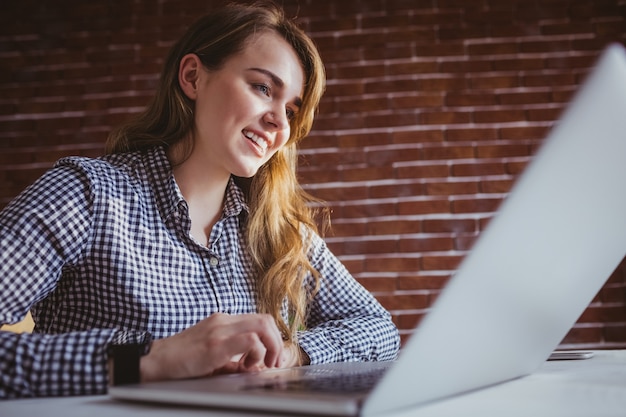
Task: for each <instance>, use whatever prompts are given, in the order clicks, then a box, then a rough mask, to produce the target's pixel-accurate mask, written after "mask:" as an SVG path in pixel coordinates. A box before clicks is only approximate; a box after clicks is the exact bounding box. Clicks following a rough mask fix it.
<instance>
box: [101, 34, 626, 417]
mask: <svg viewBox="0 0 626 417" xmlns="http://www.w3.org/2000/svg"><path fill="white" fill-rule="evenodd" d="M625 109H626V51H625V50H624V48H623V47H622V46H621V45H618V44H612V45H609V46H608V47H607V49H606V50H605V51H604V52H603V54H602V55H601V57H600V59H599V61H598V63H597V64H596V66H595V68H594V70H593V71H592V72H591V73H590V75H589V76H588V77H587V79H586V81H585V83H584V85H583V86H582V88H581V89H580V90H579V91H578V93H577V94H576V96H575V98H574V100H573V101H572V103H570V106H569V107H568V108H567V110H566V111H565V112H564V114H563V116H562V118H561V120H560V121H559V122H558V123H557V124H556V125H555V127H554V128H553V129H552V130H551V132H550V134H549V135H548V137H547V138H546V140H545V141H544V143H543V144H542V146H541V147H540V149H539V150H538V152H537V154H536V155H535V157H534V158H533V160H532V161H531V163H530V164H529V165H528V166H527V168H526V169H525V170H524V172H523V173H522V175H521V176H520V177H519V178H518V179H517V181H516V182H515V184H514V186H513V188H512V190H511V193H510V194H509V195H508V197H507V198H506V199H505V201H504V202H503V203H502V205H501V207H500V208H499V210H498V212H497V213H496V215H495V216H494V218H492V219H491V221H490V222H489V224H488V226H487V228H486V229H485V231H484V232H483V233H482V234H481V236H480V238H479V239H478V240H477V241H476V243H475V244H474V247H473V248H472V250H471V251H470V253H469V254H468V255H467V256H466V257H465V259H464V260H463V262H462V263H461V265H460V267H459V269H458V270H457V272H456V273H455V274H454V276H453V277H452V278H451V279H450V281H449V282H448V284H447V285H446V286H445V288H444V289H443V290H442V292H441V294H440V295H439V297H438V298H437V300H436V301H435V303H434V305H433V307H432V309H431V310H430V312H429V313H428V314H427V315H426V316H425V317H424V319H423V320H422V322H421V323H420V324H419V326H418V327H417V328H416V329H415V330H414V332H413V334H412V336H411V337H410V338H409V339H408V340H407V341H406V343H405V345H404V347H403V349H402V350H401V352H400V355H399V358H398V360H397V361H393V362H378V363H375V362H373V363H363V362H361V363H334V364H324V365H311V366H305V367H301V368H290V369H278V370H276V369H273V370H266V371H262V372H258V373H252V374H236V375H223V376H216V377H208V378H200V379H191V380H183V381H167V382H157V383H147V384H136V385H125V386H115V387H111V388H110V390H109V393H110V396H111V397H113V398H116V399H122V400H135V401H149V402H165V403H178V404H186V405H194V406H206V407H210V408H215V409H232V408H236V409H240V410H241V409H247V410H255V411H265V412H270V413H273V414H275V413H281V412H283V413H291V414H296V415H297V414H318V415H322V414H325V415H362V416H373V415H387V414H389V413H391V412H393V411H401V410H406V409H409V408H414V407H418V406H420V405H423V404H426V403H430V402H432V401H437V400H442V399H445V398H448V397H451V396H456V395H461V394H463V393H467V392H469V391H474V390H477V389H481V388H484V387H488V386H492V385H495V384H499V383H502V382H505V381H510V380H513V379H516V378H520V377H523V376H525V375H528V374H531V373H532V372H534V371H535V370H536V369H537V368H538V367H539V366H540V365H541V364H542V363H543V362H544V361H545V360H546V359H548V357H549V356H550V354H551V353H552V351H553V350H554V349H555V347H557V346H558V344H559V343H560V342H561V340H562V339H563V338H564V337H565V335H566V334H567V332H568V331H569V329H571V327H572V326H573V325H574V324H575V322H576V321H577V319H578V317H579V316H580V315H581V314H582V312H583V311H584V310H585V309H586V307H587V306H588V305H589V303H590V302H591V301H592V299H593V298H594V296H595V295H596V294H597V293H598V291H599V290H600V289H601V288H602V286H603V285H604V283H605V281H606V280H607V279H608V277H609V276H610V275H611V273H612V272H613V271H614V269H615V268H616V267H617V265H618V264H619V263H620V262H621V261H622V259H623V258H624V256H625V255H626V193H625V192H624V191H623V182H624V180H625V179H626V161H625V160H624V156H625V155H626V112H625ZM337 373H339V374H341V375H342V376H337ZM372 374H373V375H374V376H373V377H372V376H371V375H372ZM371 378H373V379H374V380H376V378H378V379H377V382H372V386H369V385H368V384H369V383H370V379H371Z"/></svg>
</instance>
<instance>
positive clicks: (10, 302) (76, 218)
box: [0, 166, 120, 398]
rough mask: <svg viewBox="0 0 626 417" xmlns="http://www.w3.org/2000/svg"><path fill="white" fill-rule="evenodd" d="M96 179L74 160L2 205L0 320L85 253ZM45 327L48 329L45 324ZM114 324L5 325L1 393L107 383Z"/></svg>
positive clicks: (12, 316) (41, 392)
mask: <svg viewBox="0 0 626 417" xmlns="http://www.w3.org/2000/svg"><path fill="white" fill-rule="evenodd" d="M91 191H92V186H91V184H90V183H89V181H87V178H86V175H85V174H84V173H82V172H81V171H80V170H79V169H77V168H76V167H69V166H62V167H57V168H54V169H52V170H50V171H48V172H47V173H46V174H44V175H43V176H42V177H41V178H40V179H39V180H37V181H36V182H35V183H34V184H33V185H31V186H30V187H28V188H27V189H26V190H25V191H24V192H23V193H22V194H20V196H18V197H17V198H16V199H15V200H13V201H12V202H11V203H9V205H8V206H7V207H6V208H5V209H4V210H3V211H2V212H0V294H2V297H0V323H15V322H17V321H19V320H21V319H22V318H23V317H24V316H25V315H26V313H27V312H28V310H29V309H31V307H32V306H33V305H34V304H35V303H37V302H39V301H41V300H42V299H44V298H45V297H46V296H47V295H48V294H50V293H51V292H52V291H54V289H55V288H56V286H57V283H58V281H59V279H60V277H61V275H62V271H63V269H64V268H71V267H72V265H73V264H75V263H76V262H79V261H80V258H81V256H82V255H83V251H84V248H85V246H86V245H87V242H88V239H89V233H90V232H89V230H90V222H91V218H92V207H91V204H90V200H91V198H90V193H91ZM42 331H45V329H42ZM119 333H120V332H119V331H117V330H116V329H107V330H104V329H100V330H98V329H94V330H89V331H84V332H76V333H66V334H58V335H43V334H37V333H33V334H15V333H10V332H6V331H1V332H0V398H15V397H28V396H53V395H72V394H99V393H103V392H105V391H106V387H107V373H106V347H107V346H108V344H109V343H110V342H111V340H113V339H114V338H115V337H119Z"/></svg>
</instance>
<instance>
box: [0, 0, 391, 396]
mask: <svg viewBox="0 0 626 417" xmlns="http://www.w3.org/2000/svg"><path fill="white" fill-rule="evenodd" d="M323 90H324V72H323V65H322V62H321V60H320V57H319V54H318V52H317V50H316V48H315V46H314V45H313V43H312V42H311V40H310V39H309V38H308V37H307V36H306V35H305V34H304V32H302V30H300V29H299V28H298V27H297V26H296V25H295V23H294V22H293V21H291V20H289V19H286V18H285V16H284V14H283V12H282V10H281V9H280V8H278V7H277V6H275V5H273V4H269V3H264V4H256V5H236V4H231V5H229V6H225V7H221V8H219V9H217V10H216V11H215V12H213V13H211V14H209V15H207V16H205V17H203V18H201V19H200V20H198V22H196V23H195V24H194V25H192V26H191V27H190V28H189V30H188V31H187V33H186V34H185V35H184V36H183V37H182V38H181V39H180V40H179V42H177V43H176V44H175V45H174V47H173V48H172V50H171V52H170V54H169V56H168V58H167V60H166V64H165V67H164V69H163V72H162V74H161V80H160V84H159V87H158V89H157V92H156V95H155V97H154V99H153V101H152V103H151V104H150V105H149V106H148V107H147V108H146V110H145V111H144V112H143V113H142V114H140V115H139V116H137V118H136V119H134V120H132V121H130V122H129V123H127V124H126V125H124V126H122V127H121V128H119V129H118V130H116V131H114V132H113V133H112V134H111V135H110V137H109V141H108V143H107V155H105V156H103V157H101V158H97V159H90V158H78V157H72V158H64V159H61V160H60V161H58V162H57V164H56V165H55V167H54V168H53V169H52V170H50V171H49V172H47V173H46V174H44V175H43V176H42V177H41V178H40V179H39V180H38V181H37V182H35V183H34V184H33V185H32V186H31V187H29V188H28V189H27V190H25V191H24V192H23V193H22V194H21V195H20V196H18V197H17V198H16V199H15V200H14V201H13V202H11V203H10V204H9V205H8V206H7V207H6V209H5V210H4V211H2V212H1V213H0V248H2V250H1V251H0V293H2V294H3V297H2V299H0V323H14V322H16V321H18V320H19V319H20V318H22V317H24V315H25V314H26V312H27V311H28V310H29V309H31V310H32V312H33V319H34V322H35V327H34V330H33V333H32V334H21V335H18V334H14V333H10V332H0V368H1V369H4V370H8V372H6V373H4V374H3V376H4V377H3V378H1V379H0V397H18V396H36V395H69V394H94V393H102V392H105V391H106V387H107V384H108V383H109V382H111V383H118V382H120V380H122V381H125V382H133V381H136V382H138V381H140V380H141V381H151V380H164V379H175V378H191V377H199V376H206V375H211V374H213V373H215V372H219V373H223V372H246V371H251V370H256V369H260V368H264V367H286V366H297V365H303V364H308V363H321V362H336V361H374V360H388V359H393V358H395V357H396V354H397V352H398V348H399V337H398V332H397V329H396V327H395V326H394V324H393V323H392V321H391V318H390V315H389V313H388V312H387V311H385V310H384V309H383V307H382V306H381V305H380V304H379V303H378V302H377V301H376V300H375V299H374V297H373V296H372V295H371V294H370V293H369V292H368V291H366V290H365V289H364V288H363V287H362V286H361V285H360V284H358V283H357V281H356V280H355V279H354V278H353V277H352V276H351V275H350V274H349V273H348V271H347V270H346V268H345V267H344V266H343V265H342V264H341V263H340V262H339V260H338V259H337V258H336V257H335V256H334V255H333V254H332V253H331V252H330V251H329V249H328V248H327V246H326V245H325V243H324V241H323V240H322V238H321V237H320V235H319V234H318V231H317V228H316V224H315V222H314V216H315V213H314V212H313V211H312V210H311V208H310V205H309V203H310V202H311V201H312V198H311V197H310V196H308V195H307V194H306V193H305V192H304V191H303V190H302V188H301V187H300V185H299V184H298V182H297V179H296V172H295V170H296V161H297V145H298V143H299V141H300V140H302V139H303V138H304V137H305V136H306V135H307V134H308V132H309V130H310V128H311V125H312V122H313V115H314V112H315V109H316V107H317V105H318V103H319V100H320V97H321V95H322V92H323ZM113 203H115V204H113ZM5 294H8V296H6V297H5V296H4V295H5ZM61 356H62V357H64V358H68V357H71V358H75V360H64V361H55V360H54V359H53V358H56V357H61ZM120 363H123V364H124V366H121V365H120ZM129 363H130V364H131V366H128V364H129ZM108 371H111V374H110V375H111V376H109V372H108ZM42 380H45V381H46V383H45V384H40V383H38V381H42ZM68 380H72V381H74V383H73V384H71V385H68V384H67V383H65V381H68Z"/></svg>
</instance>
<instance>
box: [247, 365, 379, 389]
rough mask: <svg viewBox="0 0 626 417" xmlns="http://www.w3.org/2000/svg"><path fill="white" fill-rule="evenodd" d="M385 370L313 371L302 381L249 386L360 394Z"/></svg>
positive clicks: (376, 380)
mask: <svg viewBox="0 0 626 417" xmlns="http://www.w3.org/2000/svg"><path fill="white" fill-rule="evenodd" d="M385 371H386V369H385V368H378V369H370V370H367V371H361V372H351V373H343V372H342V373H338V372H333V371H332V370H311V371H308V372H307V373H306V375H305V376H304V377H302V378H300V379H293V380H273V381H267V382H264V383H263V384H258V385H251V386H247V387H246V389H248V390H258V389H261V390H267V391H275V390H278V391H300V392H326V393H328V392H336V393H358V392H368V391H370V390H371V389H372V388H373V387H374V386H375V385H376V383H377V382H378V381H379V380H380V378H381V377H382V375H383V374H384V373H385Z"/></svg>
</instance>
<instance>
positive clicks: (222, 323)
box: [140, 313, 284, 382]
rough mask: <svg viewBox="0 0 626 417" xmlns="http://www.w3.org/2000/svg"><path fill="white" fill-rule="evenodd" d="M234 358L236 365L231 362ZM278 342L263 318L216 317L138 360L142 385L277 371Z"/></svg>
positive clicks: (167, 340)
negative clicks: (241, 373) (265, 370)
mask: <svg viewBox="0 0 626 417" xmlns="http://www.w3.org/2000/svg"><path fill="white" fill-rule="evenodd" d="M236 356H239V357H240V359H239V360H238V361H237V362H233V361H231V358H233V357H236ZM283 358H284V351H283V340H282V337H281V334H280V331H279V330H278V328H277V327H276V323H274V320H273V319H272V317H271V316H269V315H266V314H242V315H233V316H231V315H228V314H223V313H216V314H213V315H211V316H210V317H207V318H206V319H204V320H202V321H200V322H199V323H197V324H196V325H194V326H192V327H190V328H188V329H186V330H183V331H182V332H180V333H178V334H175V335H174V336H170V337H168V338H165V339H160V340H155V341H154V342H153V343H152V348H151V349H150V353H148V354H147V355H146V356H143V357H142V358H141V362H140V372H141V381H142V382H148V381H159V380H166V379H182V378H194V377H200V376H207V375H211V374H213V373H224V372H245V371H250V370H255V369H260V368H263V367H268V368H274V367H278V366H282V363H281V362H282V359H283Z"/></svg>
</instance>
